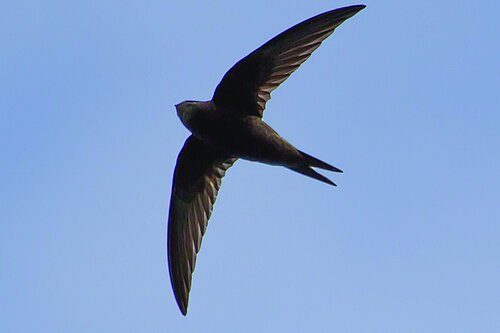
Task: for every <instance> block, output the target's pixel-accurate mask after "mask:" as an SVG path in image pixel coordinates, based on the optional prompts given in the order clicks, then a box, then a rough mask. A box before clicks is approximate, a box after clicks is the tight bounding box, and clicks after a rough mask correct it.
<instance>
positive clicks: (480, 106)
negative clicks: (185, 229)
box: [0, 0, 500, 333]
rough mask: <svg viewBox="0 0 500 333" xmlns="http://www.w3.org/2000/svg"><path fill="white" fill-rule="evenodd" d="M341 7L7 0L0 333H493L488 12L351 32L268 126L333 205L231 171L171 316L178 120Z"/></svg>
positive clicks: (496, 294)
mask: <svg viewBox="0 0 500 333" xmlns="http://www.w3.org/2000/svg"><path fill="white" fill-rule="evenodd" d="M350 4H357V3H350V2H345V1H324V0H321V1H314V2H310V1H300V2H299V1H282V0H278V1H260V0H255V1H248V2H235V1H214V2H211V3H208V2H206V1H184V2H177V1H176V2H174V1H157V0H153V1H112V0H100V1H95V0H94V1H61V0H52V1H31V0H25V1H23V0H21V1H11V2H3V3H2V4H0V15H1V19H0V43H1V44H0V45H1V46H0V48H1V52H0V156H1V158H2V162H1V163H0V186H1V188H2V190H1V191H0V205H1V209H0V331H1V332H16V333H17V332H169V333H170V332H172V333H174V332H202V331H204V332H238V333H245V332H262V331H269V332H287V333H288V332H370V333H374V332H381V333H382V332H383V333H387V332H419V333H420V332H426V333H430V332H439V333H442V332H454V333H457V332H481V333H489V332H491V333H493V332H500V316H499V311H500V283H499V281H500V260H499V259H500V242H499V239H500V176H499V170H500V154H499V148H500V92H499V87H500V43H499V35H500V21H499V19H498V15H499V13H500V2H498V1H493V0H490V1H481V2H480V3H478V2H474V1H432V2H431V1H414V2H408V1H366V2H365V4H366V5H367V8H365V9H364V10H363V11H361V12H360V13H358V14H357V15H356V16H354V17H353V18H351V19H349V20H348V21H346V22H345V23H344V24H342V25H341V26H340V27H339V28H338V29H337V30H336V31H335V33H334V34H333V35H332V36H331V37H329V38H328V39H327V40H326V41H325V42H324V43H323V45H322V46H321V47H320V48H319V49H318V50H317V51H316V52H315V53H314V54H313V55H312V56H311V58H310V59H309V60H308V61H307V62H306V63H305V64H304V65H302V66H301V67H300V68H299V69H298V71H297V72H295V73H294V74H293V75H292V76H291V77H290V79H289V80H288V81H286V82H285V83H284V84H283V85H282V86H281V87H280V88H279V89H277V90H276V91H275V92H274V93H273V95H272V100H271V101H270V102H269V103H268V105H267V109H266V113H265V120H266V121H267V122H268V123H269V124H270V125H271V126H273V127H274V128H275V129H276V130H277V131H278V132H279V133H280V134H282V135H283V136H284V137H285V138H287V139H288V140H289V141H290V142H291V143H293V144H294V145H296V146H297V148H299V149H301V150H303V151H305V152H307V153H309V154H311V155H313V156H315V157H318V158H320V159H322V160H324V161H326V162H328V163H331V164H332V165H335V166H337V167H339V168H340V169H342V170H344V173H343V174H334V173H328V172H323V174H325V175H326V176H328V177H329V178H331V179H332V180H333V181H334V182H336V183H337V184H338V187H336V188H333V187H330V186H328V185H326V184H323V183H320V182H318V181H315V180H312V179H310V178H307V177H304V176H302V175H299V174H296V173H293V172H291V171H289V170H287V169H284V168H278V167H272V166H266V165H261V164H257V163H253V162H247V161H241V160H240V161H238V162H237V163H236V164H235V166H234V167H233V168H231V169H230V170H229V171H228V173H227V175H226V177H225V178H224V180H223V185H222V188H221V191H220V194H219V197H218V199H217V202H216V205H215V209H214V213H213V216H212V218H211V220H210V223H209V227H208V230H207V234H206V236H205V237H204V240H203V245H202V249H201V253H200V255H199V256H198V260H197V267H196V271H195V273H194V276H193V288H192V291H191V297H190V304H189V309H188V316H187V317H183V316H182V315H181V313H180V311H179V310H178V308H177V305H176V303H175V300H174V297H173V294H172V291H171V287H170V281H169V277H168V269H167V266H166V252H165V245H166V244H165V233H166V219H167V212H168V204H169V199H170V189H171V180H172V172H173V168H174V165H175V160H176V158H177V154H178V152H179V150H180V148H181V147H182V144H183V142H184V140H185V139H186V137H187V136H188V134H189V133H188V131H187V130H186V129H185V128H184V127H183V126H182V124H181V122H180V121H179V119H178V118H177V115H176V113H175V108H174V104H176V103H178V102H180V101H182V100H188V99H189V100H208V99H210V98H211V96H212V93H213V90H214V88H215V86H216V85H217V83H218V82H219V80H220V79H221V78H222V76H223V74H224V73H225V72H226V71H227V70H228V69H229V68H230V67H231V66H232V65H233V64H234V63H235V62H236V61H238V60H239V59H241V58H242V57H243V56H245V55H247V54H248V53H249V52H251V51H253V50H254V49H255V48H257V47H258V46H260V45H261V44H263V43H264V42H265V41H267V40H268V39H270V38H272V37H273V36H275V35H277V34H278V33H280V32H282V31H283V30H285V29H287V28H289V27H291V26H292V25H294V24H296V23H298V22H300V21H302V20H304V19H307V18H309V17H311V16H314V15H316V14H319V13H321V12H324V11H327V10H330V9H334V8H337V7H342V6H345V5H350Z"/></svg>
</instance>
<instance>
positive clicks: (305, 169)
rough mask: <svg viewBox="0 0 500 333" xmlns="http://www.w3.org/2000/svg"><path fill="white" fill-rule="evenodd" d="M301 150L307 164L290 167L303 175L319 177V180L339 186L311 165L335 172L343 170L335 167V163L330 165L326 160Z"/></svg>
mask: <svg viewBox="0 0 500 333" xmlns="http://www.w3.org/2000/svg"><path fill="white" fill-rule="evenodd" d="M299 152H300V153H301V154H302V155H303V156H304V158H305V164H303V165H301V166H299V167H295V168H290V169H292V170H293V171H296V172H298V173H301V174H303V175H306V176H308V177H311V178H314V179H317V180H319V181H321V182H324V183H327V184H330V185H333V186H337V184H335V183H334V182H332V181H331V180H330V179H328V178H326V177H325V176H323V175H322V174H320V173H318V172H316V171H315V170H314V169H312V168H311V167H314V168H320V169H323V170H328V171H333V172H342V170H340V169H339V168H336V167H334V166H333V165H330V164H328V163H325V162H323V161H321V160H318V159H317V158H315V157H312V156H311V155H309V154H306V153H304V152H303V151H300V150H299Z"/></svg>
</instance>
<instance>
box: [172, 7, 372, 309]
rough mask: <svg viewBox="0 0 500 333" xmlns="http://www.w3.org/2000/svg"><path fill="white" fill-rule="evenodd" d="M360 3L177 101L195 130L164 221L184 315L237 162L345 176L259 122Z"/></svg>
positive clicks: (318, 20) (285, 36) (300, 28)
mask: <svg viewBox="0 0 500 333" xmlns="http://www.w3.org/2000/svg"><path fill="white" fill-rule="evenodd" d="M363 8H365V6H364V5H356V6H349V7H344V8H339V9H335V10H332V11H329V12H326V13H323V14H320V15H318V16H315V17H313V18H310V19H308V20H306V21H304V22H302V23H299V24H297V25H295V26H294V27H292V28H290V29H288V30H286V31H285V32H283V33H281V34H279V35H278V36H276V37H274V38H273V39H271V40H270V41H268V42H267V43H265V44H264V45H262V46H261V47H259V48H258V49H257V50H255V51H253V52H252V53H250V54H249V55H248V56H246V57H245V58H243V59H242V60H240V61H239V62H238V63H236V64H235V65H234V66H233V67H232V68H231V69H230V70H229V71H228V72H227V73H226V74H225V75H224V77H223V78H222V81H221V82H220V83H219V85H218V86H217V88H216V89H215V93H214V95H213V98H212V100H211V101H208V102H195V101H185V102H182V103H180V104H177V105H176V106H175V107H176V109H177V114H178V116H179V118H180V119H181V121H182V123H183V124H184V126H186V127H187V128H188V129H189V130H190V131H191V133H192V135H190V136H189V137H188V139H187V140H186V142H185V143H184V147H182V150H181V152H180V153H179V156H178V158H177V164H176V166H175V171H174V179H173V185H172V195H171V199H170V211H169V217H168V265H169V270H170V280H171V282H172V287H173V290H174V294H175V299H176V300H177V304H178V305H179V308H180V310H181V312H182V314H183V315H186V313H187V307H188V299H189V291H190V289H191V275H192V273H193V271H194V268H195V262H196V254H197V253H198V251H199V250H200V246H201V239H202V237H203V235H204V233H205V230H206V228H207V224H208V219H209V218H210V215H211V213H212V208H213V205H214V202H215V198H216V196H217V192H218V191H219V188H220V185H221V180H222V177H224V174H225V173H226V171H227V169H229V168H230V167H231V166H232V165H233V163H234V162H235V161H236V160H237V159H238V158H243V159H247V160H251V161H257V162H261V163H266V164H271V165H279V166H284V167H286V168H288V169H291V170H293V171H296V172H298V173H301V174H303V175H306V176H309V177H312V178H314V179H317V180H319V181H322V182H325V183H327V184H330V185H333V186H335V184H334V183H333V182H332V181H331V180H329V179H328V178H326V177H325V176H323V175H321V174H319V173H318V172H316V171H315V170H314V169H313V167H315V168H320V169H324V170H329V171H333V172H342V171H341V170H339V169H337V168H336V167H334V166H332V165H330V164H328V163H325V162H322V161H320V160H319V159H317V158H314V157H312V156H310V155H308V154H306V153H304V152H302V151H300V150H298V149H297V148H295V147H294V146H292V145H291V144H290V143H289V142H288V141H286V140H285V139H284V138H282V137H281V136H280V135H279V134H278V133H276V131H274V130H273V129H272V128H271V127H270V126H269V125H267V124H266V123H265V122H264V121H263V120H262V115H263V112H264V108H265V106H266V102H267V101H268V100H269V99H270V98H271V92H272V91H273V90H274V89H276V88H277V87H278V86H279V85H280V84H281V83H282V82H284V81H285V80H286V79H287V78H288V77H289V76H290V75H291V74H292V73H293V72H294V71H295V70H296V69H297V68H298V67H299V66H300V65H301V64H302V63H303V62H304V61H306V59H307V58H309V56H310V55H311V53H312V52H313V51H314V50H316V49H317V48H318V47H319V46H320V45H321V42H323V41H324V40H325V39H326V38H327V37H328V36H330V35H331V34H332V33H333V31H334V30H335V29H336V28H337V27H338V26H339V25H340V24H342V22H344V21H345V20H346V19H348V18H350V17H352V16H353V15H355V14H356V13H357V12H359V11H360V10H362V9H363Z"/></svg>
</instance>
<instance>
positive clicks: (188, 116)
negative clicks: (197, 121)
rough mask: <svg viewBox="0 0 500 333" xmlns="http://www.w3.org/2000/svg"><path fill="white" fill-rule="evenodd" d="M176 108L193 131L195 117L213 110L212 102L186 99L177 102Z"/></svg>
mask: <svg viewBox="0 0 500 333" xmlns="http://www.w3.org/2000/svg"><path fill="white" fill-rule="evenodd" d="M175 109H176V110H177V116H179V118H180V119H181V121H182V123H183V124H184V126H186V128H187V129H188V130H190V131H191V132H193V119H194V118H197V115H199V114H200V113H202V112H207V111H211V110H212V104H211V103H210V102H196V101H184V102H182V103H179V104H177V105H176V106H175Z"/></svg>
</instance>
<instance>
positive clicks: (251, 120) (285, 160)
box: [176, 102, 305, 167]
mask: <svg viewBox="0 0 500 333" xmlns="http://www.w3.org/2000/svg"><path fill="white" fill-rule="evenodd" d="M188 105H189V107H188ZM176 108H177V109H178V113H179V117H180V118H181V120H182V121H183V123H184V125H185V126H186V127H187V128H188V129H189V130H190V131H191V133H193V135H194V136H195V137H196V138H197V139H199V140H201V141H203V142H205V143H207V144H209V145H210V146H212V147H213V148H214V149H218V150H220V151H221V152H224V153H225V154H226V155H227V156H228V157H234V158H243V159H246V160H250V161H256V162H261V163H266V164H270V165H279V166H285V167H297V166H299V165H300V164H301V162H305V161H304V160H305V158H304V157H303V156H302V155H301V154H300V152H299V151H298V150H297V149H296V148H295V147H294V146H293V145H291V144H290V143H289V142H288V141H286V140H285V139H284V138H282V137H281V136H280V135H279V134H278V133H276V131H275V130H274V129H272V128H271V126H269V125H268V124H266V123H265V122H264V121H263V120H262V119H261V118H259V117H257V116H253V115H245V116H239V115H238V114H230V115H227V114H224V113H222V112H217V110H216V107H215V105H213V103H211V102H183V103H181V104H178V105H176ZM183 111H184V112H183ZM188 112H190V113H191V114H190V116H189V117H186V118H187V119H183V118H182V115H183V114H186V113H188Z"/></svg>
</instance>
